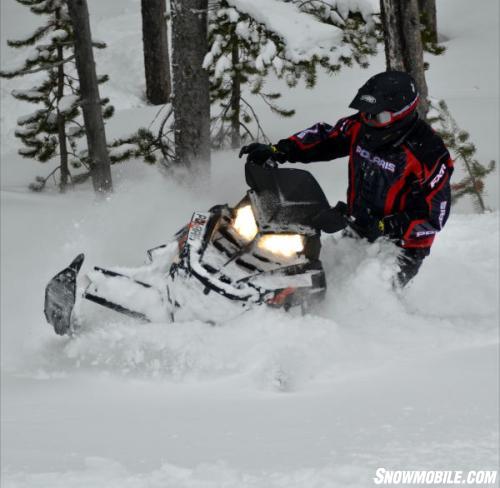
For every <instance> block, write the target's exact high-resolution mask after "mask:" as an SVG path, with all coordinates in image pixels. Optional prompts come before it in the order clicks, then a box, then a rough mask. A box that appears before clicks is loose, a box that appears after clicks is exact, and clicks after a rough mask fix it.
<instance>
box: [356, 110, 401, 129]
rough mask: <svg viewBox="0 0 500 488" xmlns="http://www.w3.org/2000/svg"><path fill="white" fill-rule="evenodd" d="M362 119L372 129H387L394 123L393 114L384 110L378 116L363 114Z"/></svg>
mask: <svg viewBox="0 0 500 488" xmlns="http://www.w3.org/2000/svg"><path fill="white" fill-rule="evenodd" d="M361 119H362V120H363V122H364V123H365V124H366V125H369V126H371V127H386V126H387V125H391V124H392V122H393V121H394V117H393V114H392V112H389V111H387V110H384V111H383V112H379V113H378V114H370V113H368V112H361Z"/></svg>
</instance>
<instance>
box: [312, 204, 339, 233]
mask: <svg viewBox="0 0 500 488" xmlns="http://www.w3.org/2000/svg"><path fill="white" fill-rule="evenodd" d="M346 214H347V205H346V204H345V203H344V202H338V203H337V205H335V207H331V208H327V209H326V210H322V211H321V212H320V213H319V214H317V215H315V216H314V217H313V218H312V221H311V224H312V226H313V227H314V228H315V229H318V230H322V231H323V232H326V233H328V234H333V233H334V232H338V231H339V230H342V229H344V228H345V227H346V226H347V219H346Z"/></svg>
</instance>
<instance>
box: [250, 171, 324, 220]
mask: <svg viewBox="0 0 500 488" xmlns="http://www.w3.org/2000/svg"><path fill="white" fill-rule="evenodd" d="M245 177H246V181H247V184H248V186H250V188H251V189H252V190H254V191H255V192H256V193H257V195H258V197H259V200H260V203H261V207H262V210H263V212H264V216H263V217H264V218H265V220H266V221H268V222H278V223H280V224H295V225H310V220H311V218H312V217H313V216H314V215H316V214H317V213H319V212H320V211H321V210H325V209H327V208H329V204H328V200H327V198H326V196H325V194H324V193H323V190H322V189H321V187H320V186H319V183H318V182H317V181H316V179H315V178H314V176H313V175H312V174H311V173H309V172H308V171H304V170H301V169H293V168H280V169H278V168H276V169H267V168H263V167H262V166H258V165H256V164H253V163H247V164H246V166H245Z"/></svg>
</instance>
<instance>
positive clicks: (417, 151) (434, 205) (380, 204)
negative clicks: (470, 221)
mask: <svg viewBox="0 0 500 488" xmlns="http://www.w3.org/2000/svg"><path fill="white" fill-rule="evenodd" d="M276 148H277V150H278V151H279V153H280V156H281V157H282V159H284V160H286V161H290V162H302V163H309V162H314V161H328V160H331V159H335V158H341V157H345V156H349V186H348V189H347V203H348V208H349V214H350V215H351V216H353V217H354V218H355V219H356V222H357V224H358V225H360V226H361V227H363V226H366V227H368V226H369V225H370V223H372V222H373V221H375V220H378V219H381V218H382V217H385V216H388V215H393V214H403V213H404V214H406V217H407V219H409V225H408V226H407V228H406V230H405V232H404V234H403V235H401V236H400V239H401V240H400V245H402V246H403V247H405V248H429V247H430V246H431V245H432V242H433V240H434V237H435V234H436V233H437V232H438V231H439V230H441V229H442V228H443V226H444V224H445V223H446V220H447V219H448V215H449V213H450V203H451V191H450V177H451V174H452V172H453V161H452V160H451V158H450V154H449V152H448V150H447V149H446V147H445V145H444V143H443V141H442V139H441V138H440V137H439V136H438V135H437V134H436V133H435V132H434V131H433V130H432V128H431V127H430V126H429V125H428V124H427V123H426V122H424V121H422V120H420V119H417V120H416V121H415V124H414V125H413V126H412V129H411V130H410V131H409V133H407V134H406V135H405V137H404V139H403V141H399V142H398V143H397V144H395V145H386V146H384V147H381V148H378V149H377V150H369V149H368V148H367V147H365V145H364V144H363V137H362V123H361V122H360V120H359V116H358V115H357V114H356V115H352V116H350V117H346V118H343V119H341V120H339V122H338V123H337V124H336V125H335V127H332V126H330V125H328V124H325V123H318V124H316V125H314V126H313V127H310V128H308V129H305V130H303V131H301V132H299V133H297V134H295V135H293V136H291V137H289V138H288V139H283V140H281V141H279V142H278V144H276Z"/></svg>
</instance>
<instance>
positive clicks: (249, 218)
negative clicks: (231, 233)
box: [233, 205, 258, 241]
mask: <svg viewBox="0 0 500 488" xmlns="http://www.w3.org/2000/svg"><path fill="white" fill-rule="evenodd" d="M233 227H234V230H235V231H236V232H238V234H239V235H240V236H241V237H243V239H245V240H246V241H251V240H252V239H253V238H254V237H255V236H256V235H257V232H258V229H257V223H256V222H255V217H254V216H253V211H252V207H251V206H250V205H245V206H244V207H240V208H238V209H237V210H236V218H235V219H234V222H233Z"/></svg>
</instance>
